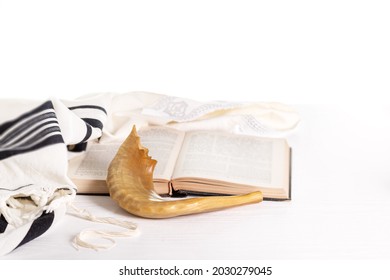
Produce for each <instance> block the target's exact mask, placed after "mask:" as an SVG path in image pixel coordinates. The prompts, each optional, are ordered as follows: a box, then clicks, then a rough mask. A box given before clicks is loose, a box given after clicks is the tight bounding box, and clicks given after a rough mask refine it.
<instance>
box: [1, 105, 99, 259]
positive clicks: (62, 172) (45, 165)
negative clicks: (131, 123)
mask: <svg viewBox="0 0 390 280" xmlns="http://www.w3.org/2000/svg"><path fill="white" fill-rule="evenodd" d="M67 105H68V106H66V105H65V103H64V102H61V101H59V100H55V99H54V100H50V101H46V102H43V103H42V102H41V104H39V103H38V102H37V101H18V100H2V101H1V103H0V112H1V115H0V255H4V254H7V253H9V252H10V251H12V250H13V249H15V248H16V247H18V246H20V245H22V244H24V243H26V242H28V241H30V240H32V239H34V238H36V237H38V236H40V235H41V234H43V233H44V232H46V231H47V230H48V229H49V228H50V227H51V226H52V225H53V224H54V223H55V222H56V221H57V220H58V219H59V218H60V217H61V216H62V215H63V214H64V213H65V210H66V203H67V202H69V201H71V200H72V199H73V198H74V196H75V194H76V186H75V185H74V184H73V183H72V182H71V180H70V179H69V178H68V177H67V164H68V160H67V159H68V156H67V153H68V152H67V147H66V146H67V145H71V144H72V145H80V144H82V143H85V142H86V141H88V140H91V139H96V138H98V137H100V136H101V134H102V127H103V123H104V122H105V121H106V119H107V114H106V110H105V108H104V107H102V106H101V105H100V104H99V103H96V102H95V103H91V102H89V103H88V104H86V103H85V102H82V101H81V102H74V103H72V104H67Z"/></svg>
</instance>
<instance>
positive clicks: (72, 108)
mask: <svg viewBox="0 0 390 280" xmlns="http://www.w3.org/2000/svg"><path fill="white" fill-rule="evenodd" d="M68 108H69V110H76V109H96V110H100V111H102V112H104V113H105V114H106V115H107V111H106V109H104V108H103V107H101V106H97V105H79V106H72V107H68Z"/></svg>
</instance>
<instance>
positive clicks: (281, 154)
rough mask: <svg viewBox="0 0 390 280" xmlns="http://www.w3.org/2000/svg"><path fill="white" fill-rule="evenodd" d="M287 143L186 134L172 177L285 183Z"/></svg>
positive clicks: (264, 139) (224, 135) (265, 185)
mask: <svg viewBox="0 0 390 280" xmlns="http://www.w3.org/2000/svg"><path fill="white" fill-rule="evenodd" d="M287 154H288V146H287V144H286V142H285V140H283V139H272V138H259V137H253V136H243V135H233V134H227V133H219V132H208V131H201V132H191V133H187V135H186V138H185V141H184V143H183V147H182V151H181V154H180V156H179V159H178V162H177V164H176V169H175V171H174V176H173V177H174V178H184V177H186V178H191V177H192V178H204V179H213V180H220V181H227V182H231V183H237V184H246V185H252V186H263V187H271V188H272V187H281V186H285V184H286V183H287V182H288V180H287V178H286V176H284V175H288V172H281V170H286V171H287V168H288V162H287V159H288V157H287V156H286V155H287Z"/></svg>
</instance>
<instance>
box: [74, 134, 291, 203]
mask: <svg viewBox="0 0 390 280" xmlns="http://www.w3.org/2000/svg"><path fill="white" fill-rule="evenodd" d="M138 134H139V136H140V139H141V143H142V145H143V146H144V147H146V148H148V149H149V155H150V156H151V157H152V158H154V159H156V160H157V165H156V167H155V170H154V173H153V178H154V186H155V190H156V192H157V193H159V194H161V195H164V194H171V193H172V192H175V191H178V190H180V191H185V192H187V193H191V194H244V193H248V192H251V191H255V190H260V191H262V192H263V196H264V199H272V200H286V199H290V198H291V188H290V174H291V164H290V163H291V152H290V151H291V149H290V148H289V146H288V144H287V141H286V140H285V139H281V138H265V137H264V138H261V137H254V136H243V135H236V134H229V133H224V132H215V131H190V132H183V131H178V130H174V129H171V128H164V127H154V128H146V129H142V130H139V131H138ZM120 144H121V143H110V144H93V145H91V146H89V147H88V149H87V152H86V153H85V154H84V155H83V156H81V157H78V158H76V159H73V160H72V161H71V162H70V168H69V176H70V178H71V179H72V180H73V181H74V182H75V184H76V185H77V186H78V192H79V193H107V189H106V185H105V179H106V176H107V168H108V165H109V163H110V162H111V160H112V158H113V157H114V156H115V154H116V151H117V150H118V148H119V146H120Z"/></svg>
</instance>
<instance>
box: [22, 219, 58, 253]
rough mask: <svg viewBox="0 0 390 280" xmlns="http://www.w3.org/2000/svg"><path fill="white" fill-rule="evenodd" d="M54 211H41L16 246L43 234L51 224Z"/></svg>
mask: <svg viewBox="0 0 390 280" xmlns="http://www.w3.org/2000/svg"><path fill="white" fill-rule="evenodd" d="M53 221H54V212H50V213H43V214H42V215H41V216H40V217H39V218H37V219H36V220H35V221H34V222H33V223H32V225H31V227H30V229H29V231H28V232H27V234H26V236H25V237H24V238H23V240H22V241H21V242H20V243H19V245H18V246H16V248H18V247H19V246H22V245H23V244H26V243H27V242H29V241H31V240H33V239H35V238H37V237H39V236H41V235H42V234H44V233H45V232H46V231H47V230H48V229H49V228H50V227H51V225H52V224H53Z"/></svg>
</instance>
